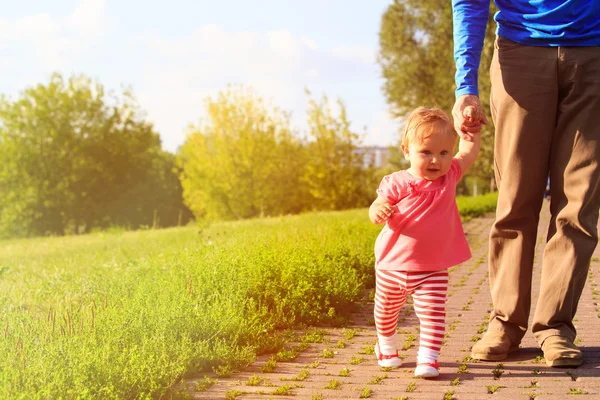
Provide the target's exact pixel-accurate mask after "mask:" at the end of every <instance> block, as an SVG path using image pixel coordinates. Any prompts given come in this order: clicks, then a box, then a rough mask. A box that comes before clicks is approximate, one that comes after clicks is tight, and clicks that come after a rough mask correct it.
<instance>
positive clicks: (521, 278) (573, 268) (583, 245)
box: [489, 37, 600, 344]
mask: <svg viewBox="0 0 600 400" xmlns="http://www.w3.org/2000/svg"><path fill="white" fill-rule="evenodd" d="M490 74H491V81H492V91H491V111H492V118H493V120H494V123H495V126H496V140H495V148H494V157H495V172H496V180H497V184H498V190H499V197H498V206H497V210H496V221H495V223H494V225H493V227H492V231H491V233H490V255H489V266H490V287H491V294H492V300H493V303H494V310H493V312H492V315H491V320H490V326H489V329H490V330H498V331H503V332H505V333H507V334H508V336H509V337H510V338H511V340H512V341H513V342H514V343H520V341H521V339H522V338H523V335H524V334H525V332H526V330H527V325H528V319H529V310H530V307H531V284H532V269H533V261H534V251H535V246H536V236H537V227H538V222H539V214H540V210H541V206H542V202H543V196H544V190H545V187H546V181H547V178H548V176H550V194H551V200H550V211H551V215H552V217H551V221H550V228H549V230H548V236H547V243H546V245H545V248H544V257H543V260H542V275H541V287H540V294H539V298H538V302H537V306H536V310H535V314H534V318H533V325H532V331H533V334H534V336H535V338H536V340H537V341H538V343H540V344H542V343H543V341H544V340H545V339H546V338H547V337H549V336H554V335H562V336H566V337H568V338H571V340H574V339H575V336H576V330H575V327H574V326H573V323H572V319H573V317H574V316H575V312H576V310H577V304H578V302H579V298H580V296H581V292H582V290H583V287H584V285H585V280H586V278H587V274H588V269H589V263H590V258H591V256H592V253H593V251H594V249H595V247H596V245H597V243H598V231H597V223H598V211H599V208H600V184H599V183H600V168H599V167H600V165H599V164H600V47H532V46H523V45H519V44H517V43H514V42H512V41H510V40H508V39H505V38H502V37H498V38H497V39H496V43H495V50H494V57H493V60H492V65H491V70H490Z"/></svg>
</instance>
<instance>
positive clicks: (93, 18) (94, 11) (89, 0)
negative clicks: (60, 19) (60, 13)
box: [65, 0, 106, 36]
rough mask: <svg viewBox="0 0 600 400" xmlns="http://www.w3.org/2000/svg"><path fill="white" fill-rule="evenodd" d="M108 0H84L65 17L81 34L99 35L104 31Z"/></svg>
mask: <svg viewBox="0 0 600 400" xmlns="http://www.w3.org/2000/svg"><path fill="white" fill-rule="evenodd" d="M105 7H106V0H82V1H81V2H80V4H79V6H78V7H77V8H76V9H75V10H73V12H72V13H71V14H70V15H68V16H67V17H66V18H65V21H66V23H67V24H68V25H69V26H71V27H72V28H75V30H77V31H78V32H79V33H80V34H83V35H87V36H97V35H100V34H102V33H103V32H104V29H105V18H104V8H105Z"/></svg>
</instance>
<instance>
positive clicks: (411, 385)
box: [406, 382, 417, 393]
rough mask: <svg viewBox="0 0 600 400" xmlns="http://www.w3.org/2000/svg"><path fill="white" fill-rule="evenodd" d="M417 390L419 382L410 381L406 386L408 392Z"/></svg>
mask: <svg viewBox="0 0 600 400" xmlns="http://www.w3.org/2000/svg"><path fill="white" fill-rule="evenodd" d="M415 390H417V384H416V383H414V382H410V383H409V384H408V386H407V387H406V391H407V392H408V393H412V392H414V391H415Z"/></svg>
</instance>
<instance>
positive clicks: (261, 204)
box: [179, 86, 306, 219]
mask: <svg viewBox="0 0 600 400" xmlns="http://www.w3.org/2000/svg"><path fill="white" fill-rule="evenodd" d="M206 111H207V115H208V117H207V120H205V121H203V122H201V123H200V124H198V125H196V126H193V127H192V128H191V131H190V133H189V135H188V137H187V140H186V142H185V143H184V144H183V146H182V147H181V149H180V153H179V165H180V166H181V170H182V173H181V182H182V185H183V190H184V192H183V194H184V200H185V203H186V204H187V205H188V206H189V208H190V209H191V210H192V211H193V213H194V215H195V216H196V217H197V218H208V219H240V218H250V217H256V216H261V215H280V214H287V213H295V212H299V211H300V210H302V209H303V208H304V207H305V202H306V197H305V196H306V193H305V192H303V190H302V185H300V178H301V175H300V174H298V171H301V170H302V167H303V158H304V155H303V149H302V147H301V145H300V142H299V140H298V139H297V138H295V137H294V136H293V135H292V131H291V128H290V123H289V118H288V116H287V115H286V114H285V113H283V112H281V111H279V110H278V109H273V110H269V109H267V106H266V105H265V103H264V101H263V100H262V99H261V98H259V97H258V96H257V95H256V94H255V93H253V92H252V91H251V90H249V89H246V88H243V87H238V86H232V87H229V88H228V89H227V90H225V91H222V92H220V93H219V94H218V95H217V96H216V97H215V98H211V97H209V98H208V99H207V101H206Z"/></svg>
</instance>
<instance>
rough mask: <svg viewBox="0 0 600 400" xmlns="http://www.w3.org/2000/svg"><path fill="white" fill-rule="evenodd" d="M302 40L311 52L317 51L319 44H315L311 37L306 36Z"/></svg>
mask: <svg viewBox="0 0 600 400" xmlns="http://www.w3.org/2000/svg"><path fill="white" fill-rule="evenodd" d="M300 40H302V43H303V44H304V45H305V46H306V47H308V48H309V49H311V50H316V49H317V42H315V41H314V40H312V39H310V38H309V37H306V36H302V37H301V38H300Z"/></svg>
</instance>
